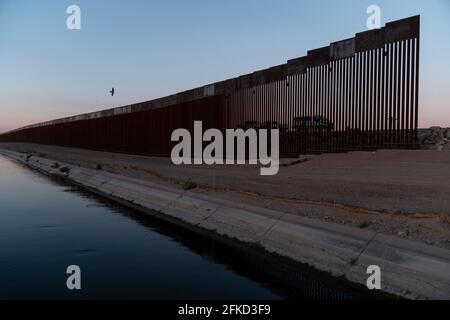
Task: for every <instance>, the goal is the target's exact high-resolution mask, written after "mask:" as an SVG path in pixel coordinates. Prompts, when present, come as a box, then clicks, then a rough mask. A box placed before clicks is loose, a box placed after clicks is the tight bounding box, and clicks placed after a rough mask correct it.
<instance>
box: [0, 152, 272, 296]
mask: <svg viewBox="0 0 450 320" xmlns="http://www.w3.org/2000/svg"><path fill="white" fill-rule="evenodd" d="M226 257H227V254H226V252H225V253H224V252H218V251H217V249H215V245H214V243H213V242H212V241H208V240H207V239H205V238H200V237H196V236H193V235H192V234H188V233H187V232H184V231H182V230H180V229H176V228H175V229H174V228H173V227H172V226H168V225H164V224H162V223H159V222H158V221H153V220H152V219H149V218H147V217H146V216H144V215H141V214H138V213H136V212H133V211H130V210H127V209H125V208H121V207H117V206H114V205H112V204H111V203H109V202H105V201H102V200H99V199H98V198H94V197H92V196H90V195H89V194H87V193H83V192H81V191H77V190H75V189H73V188H72V187H69V186H67V185H63V184H60V183H58V182H56V181H53V180H51V179H50V178H48V177H45V176H43V175H40V174H39V173H35V172H33V171H31V170H29V169H27V168H25V167H22V166H20V165H19V164H16V163H14V162H12V161H10V160H7V159H5V158H3V157H2V156H0V299H36V298H37V299H53V298H62V299H72V298H73V299H78V298H82V299H86V298H87V299H91V298H113V299H116V298H121V299H197V298H198V299H278V298H280V297H281V294H280V293H279V292H280V291H278V290H277V291H276V292H278V293H276V292H275V290H274V289H270V287H271V285H270V284H269V283H264V282H262V281H261V279H264V278H263V277H260V276H258V274H257V272H253V271H252V269H251V268H248V267H246V266H245V265H241V264H239V263H235V262H234V260H233V259H227V258H226ZM228 260H229V261H228ZM69 265H79V266H80V267H81V270H82V288H83V289H82V291H78V292H74V291H69V290H67V289H66V279H67V276H68V275H67V274H66V268H67V266H69Z"/></svg>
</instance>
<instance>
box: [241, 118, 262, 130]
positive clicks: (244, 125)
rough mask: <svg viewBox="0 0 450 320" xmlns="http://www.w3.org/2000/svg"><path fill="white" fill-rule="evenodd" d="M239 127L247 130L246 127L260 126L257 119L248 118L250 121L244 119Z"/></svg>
mask: <svg viewBox="0 0 450 320" xmlns="http://www.w3.org/2000/svg"><path fill="white" fill-rule="evenodd" d="M240 128H241V129H243V130H248V129H256V130H258V129H259V128H260V124H259V122H258V121H255V120H250V121H245V123H244V124H243V125H241V126H240Z"/></svg>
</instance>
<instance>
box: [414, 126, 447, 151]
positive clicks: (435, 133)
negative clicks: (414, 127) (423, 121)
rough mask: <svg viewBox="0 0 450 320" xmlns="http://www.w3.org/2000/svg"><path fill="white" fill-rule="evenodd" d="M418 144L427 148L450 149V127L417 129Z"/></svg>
mask: <svg viewBox="0 0 450 320" xmlns="http://www.w3.org/2000/svg"><path fill="white" fill-rule="evenodd" d="M418 138H419V144H420V145H421V147H422V148H423V149H427V150H450V128H441V127H431V128H429V129H419V132H418Z"/></svg>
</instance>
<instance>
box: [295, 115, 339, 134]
mask: <svg viewBox="0 0 450 320" xmlns="http://www.w3.org/2000/svg"><path fill="white" fill-rule="evenodd" d="M308 129H319V130H325V131H333V129H334V123H333V122H331V121H329V120H328V119H327V118H325V117H322V116H309V117H297V118H294V130H296V131H301V130H308Z"/></svg>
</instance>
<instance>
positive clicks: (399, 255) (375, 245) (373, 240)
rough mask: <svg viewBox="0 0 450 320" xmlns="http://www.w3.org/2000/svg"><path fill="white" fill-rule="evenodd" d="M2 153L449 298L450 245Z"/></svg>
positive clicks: (223, 231) (287, 250)
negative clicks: (372, 268) (376, 271)
mask: <svg viewBox="0 0 450 320" xmlns="http://www.w3.org/2000/svg"><path fill="white" fill-rule="evenodd" d="M0 154H2V155H4V156H6V157H8V158H11V159H14V160H16V161H18V162H20V163H23V164H25V165H27V166H29V167H31V168H33V169H36V170H39V171H41V172H43V173H45V174H49V175H57V176H60V177H62V178H64V179H68V180H69V181H70V182H72V183H75V184H77V185H80V186H82V187H84V188H86V189H89V190H91V191H93V192H95V193H97V194H99V195H102V196H105V197H107V198H110V199H112V200H114V201H117V202H120V203H122V204H124V205H127V206H130V207H133V208H136V209H138V210H140V211H143V212H145V213H148V214H150V215H153V216H156V217H158V218H161V219H164V220H166V221H169V222H171V223H175V224H177V225H181V226H183V227H187V228H190V229H192V230H195V231H198V232H202V233H205V234H210V235H211V236H214V237H218V238H223V239H224V240H226V241H234V242H238V243H241V244H243V245H247V246H252V247H259V248H262V249H264V250H265V251H266V252H267V253H268V254H276V255H279V256H283V257H285V258H288V259H291V260H293V261H296V262H299V263H301V264H305V265H308V266H310V267H312V268H314V269H316V270H319V271H322V272H326V273H329V274H330V275H332V276H333V277H336V278H342V279H346V280H348V281H349V282H351V283H354V284H356V285H361V286H364V285H365V284H366V280H367V278H368V277H369V275H368V274H367V273H366V271H367V267H368V266H370V265H377V266H379V267H380V268H381V271H382V281H381V283H382V290H383V291H384V292H386V293H389V294H393V295H397V296H401V297H404V298H411V299H449V298H450V272H449V270H450V251H449V250H446V249H444V248H437V247H432V246H427V245H424V244H422V243H418V242H413V241H407V240H402V239H398V238H395V237H391V236H388V235H383V234H379V233H377V232H374V231H371V230H364V229H358V228H352V227H348V226H343V225H337V224H332V223H327V222H323V221H317V220H311V219H307V218H305V217H300V216H296V215H292V214H289V213H285V212H282V211H276V210H270V209H265V208H261V207H256V206H251V205H246V204H242V203H237V202H232V201H227V200H224V199H218V198H214V197H210V196H207V195H202V194H197V193H194V192H191V191H181V190H179V189H175V188H172V187H170V186H164V185H160V184H156V183H153V182H149V181H145V180H142V179H135V178H132V177H127V176H123V175H118V174H114V173H110V172H105V171H103V170H94V169H89V168H85V167H81V166H76V165H72V164H67V163H63V162H60V161H56V160H54V159H48V158H43V157H38V156H32V155H29V154H25V153H19V152H14V151H7V150H0Z"/></svg>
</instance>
